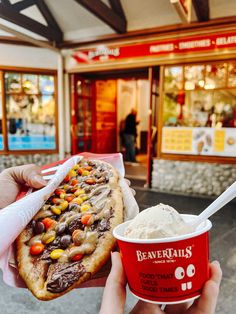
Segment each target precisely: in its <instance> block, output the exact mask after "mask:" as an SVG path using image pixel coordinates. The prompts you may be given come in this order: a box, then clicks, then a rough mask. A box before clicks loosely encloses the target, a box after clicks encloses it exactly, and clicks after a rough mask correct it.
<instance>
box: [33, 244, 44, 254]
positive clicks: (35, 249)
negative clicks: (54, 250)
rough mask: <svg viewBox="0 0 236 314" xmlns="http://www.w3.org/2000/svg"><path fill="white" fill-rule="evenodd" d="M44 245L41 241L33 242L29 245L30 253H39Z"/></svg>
mask: <svg viewBox="0 0 236 314" xmlns="http://www.w3.org/2000/svg"><path fill="white" fill-rule="evenodd" d="M43 250H44V245H43V244H42V243H35V244H33V245H31V247H30V254H31V255H39V254H41V253H42V252H43Z"/></svg>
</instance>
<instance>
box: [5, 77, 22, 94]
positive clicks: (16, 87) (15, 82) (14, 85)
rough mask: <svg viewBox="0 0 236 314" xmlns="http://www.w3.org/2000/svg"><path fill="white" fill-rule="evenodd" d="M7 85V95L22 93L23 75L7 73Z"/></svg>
mask: <svg viewBox="0 0 236 314" xmlns="http://www.w3.org/2000/svg"><path fill="white" fill-rule="evenodd" d="M5 84H6V92H7V93H11V92H12V93H19V92H21V75H20V74H18V73H6V74H5Z"/></svg>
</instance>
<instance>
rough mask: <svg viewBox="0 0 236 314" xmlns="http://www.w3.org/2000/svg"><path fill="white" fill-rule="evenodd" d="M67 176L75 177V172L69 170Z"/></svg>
mask: <svg viewBox="0 0 236 314" xmlns="http://www.w3.org/2000/svg"><path fill="white" fill-rule="evenodd" d="M68 174H69V176H70V177H76V175H77V173H76V171H75V170H70V171H69V173H68Z"/></svg>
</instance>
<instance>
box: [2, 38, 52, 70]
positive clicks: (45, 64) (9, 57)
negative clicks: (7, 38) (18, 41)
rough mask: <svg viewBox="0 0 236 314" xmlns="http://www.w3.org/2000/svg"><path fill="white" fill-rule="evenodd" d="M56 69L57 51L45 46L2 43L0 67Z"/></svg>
mask: <svg viewBox="0 0 236 314" xmlns="http://www.w3.org/2000/svg"><path fill="white" fill-rule="evenodd" d="M1 66H13V67H14V66H15V67H29V68H43V69H56V68H57V53H55V52H53V51H51V50H49V49H44V48H37V47H27V46H18V45H7V44H0V67H1Z"/></svg>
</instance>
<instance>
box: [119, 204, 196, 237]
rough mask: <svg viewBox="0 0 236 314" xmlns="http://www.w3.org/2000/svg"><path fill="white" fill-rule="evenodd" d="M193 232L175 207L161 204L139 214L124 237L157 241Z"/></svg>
mask: <svg viewBox="0 0 236 314" xmlns="http://www.w3.org/2000/svg"><path fill="white" fill-rule="evenodd" d="M191 231H192V230H191V227H190V226H189V225H188V224H187V223H186V222H185V221H184V219H183V218H182V217H181V215H180V214H179V213H178V212H177V211H176V210H175V209H174V208H173V207H171V206H168V205H164V204H159V205H156V206H153V207H150V208H147V209H145V210H144V211H142V212H141V213H139V214H138V215H137V216H136V217H135V218H134V219H133V220H132V222H131V223H130V224H129V226H128V227H127V229H126V230H125V233H124V235H125V236H126V237H128V238H136V239H156V238H167V237H173V236H177V235H182V234H186V233H189V232H191Z"/></svg>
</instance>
